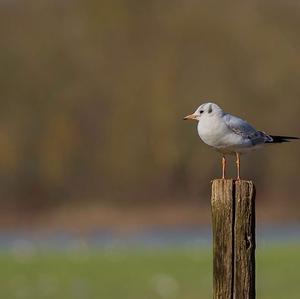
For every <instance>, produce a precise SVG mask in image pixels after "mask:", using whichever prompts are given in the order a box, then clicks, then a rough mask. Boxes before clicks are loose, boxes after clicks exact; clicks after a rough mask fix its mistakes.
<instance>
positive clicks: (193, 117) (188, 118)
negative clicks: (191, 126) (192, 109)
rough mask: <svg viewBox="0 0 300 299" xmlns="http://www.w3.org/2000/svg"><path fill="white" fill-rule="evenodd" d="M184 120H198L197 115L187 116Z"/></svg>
mask: <svg viewBox="0 0 300 299" xmlns="http://www.w3.org/2000/svg"><path fill="white" fill-rule="evenodd" d="M183 119H184V120H197V118H196V115H195V114H190V115H187V116H186V117H184V118H183Z"/></svg>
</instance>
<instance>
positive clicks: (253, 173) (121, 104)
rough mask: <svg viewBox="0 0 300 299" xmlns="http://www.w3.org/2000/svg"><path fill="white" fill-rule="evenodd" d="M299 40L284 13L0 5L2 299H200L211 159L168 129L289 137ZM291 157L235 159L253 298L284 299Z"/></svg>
mask: <svg viewBox="0 0 300 299" xmlns="http://www.w3.org/2000/svg"><path fill="white" fill-rule="evenodd" d="M299 28H300V4H299V3H298V2H297V1H293V0H292V1H283V0H274V1H271V0H265V1H230V2H226V3H225V2H224V3H221V2H220V1H193V0H188V1H183V0H173V1H158V0H153V1H136V0H126V1H121V0H114V1H108V0H101V1H93V0H89V1H83V0H73V1H71V0H42V1H34V0H28V1H21V0H0V34H1V48H0V63H1V68H0V78H1V80H0V95H1V97H0V208H1V209H0V231H1V233H0V264H1V265H2V267H0V268H1V269H3V270H1V271H0V277H1V276H2V277H1V279H0V280H1V281H2V282H1V284H3V285H2V286H1V288H0V296H1V298H2V297H3V298H7V299H10V298H32V299H34V298H39V299H40V298H64V299H66V298H87V299H90V298H103V299H113V298H130V299H134V298H139V299H140V298H145V299H146V298H151V299H153V298H183V299H194V298H201V299H206V298H210V297H211V285H212V275H211V271H212V269H211V268H212V265H211V246H210V244H211V242H210V240H211V235H210V217H211V215H210V181H211V180H212V179H213V178H216V177H220V173H221V164H220V159H221V157H220V155H219V154H218V153H216V152H215V151H213V150H211V149H210V148H209V147H207V146H206V145H204V144H203V143H201V142H200V140H199V138H198V136H197V132H196V124H194V123H188V122H183V121H182V118H183V116H185V115H187V114H190V113H192V112H194V110H195V109H196V108H197V107H198V106H199V105H200V104H201V103H203V102H207V101H213V102H216V103H217V104H219V105H220V106H221V107H223V108H224V110H225V111H228V112H231V113H233V114H237V115H239V116H241V117H242V118H244V119H246V120H248V121H249V122H251V123H252V124H253V125H254V126H255V127H257V128H258V129H260V130H263V131H266V132H268V133H271V134H274V135H292V136H293V135H294V136H300V126H299V113H300V101H299V99H300V84H299V82H300V72H299V69H300V60H299V51H300V39H299V34H300V29H299ZM299 146H300V144H298V143H297V142H295V143H288V144H282V145H277V146H269V147H268V148H267V149H264V150H261V151H257V152H254V153H252V154H251V155H249V156H243V157H242V175H243V177H244V178H246V179H252V180H254V182H255V184H256V187H257V231H258V250H257V259H258V265H257V268H258V273H257V280H258V283H257V284H258V286H257V293H258V295H259V297H260V298H273V299H274V298H298V297H299V293H300V289H299V286H298V285H297V283H295V282H296V281H297V280H298V278H297V277H299V271H297V267H296V265H298V266H300V259H299V257H298V256H297V252H299V249H300V246H299V244H300V242H299V241H300V230H299V229H300V203H299V200H298V199H299V195H300V191H299V188H297V185H298V184H299V183H300V172H299V165H300V155H299ZM230 164H231V165H230V167H229V168H230V171H229V174H230V175H231V176H234V175H235V164H234V161H233V159H232V161H231V163H230ZM279 260H280V261H279ZM298 269H299V267H298ZM283 273H287V274H289V275H286V277H284V278H283V275H282V274H283ZM287 289H288V295H287ZM1 292H2V293H1ZM276 296H277V297H276Z"/></svg>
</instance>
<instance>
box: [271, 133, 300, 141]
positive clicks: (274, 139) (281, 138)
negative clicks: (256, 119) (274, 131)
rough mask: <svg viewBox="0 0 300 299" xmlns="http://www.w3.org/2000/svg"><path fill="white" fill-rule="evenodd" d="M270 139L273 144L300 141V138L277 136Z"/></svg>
mask: <svg viewBox="0 0 300 299" xmlns="http://www.w3.org/2000/svg"><path fill="white" fill-rule="evenodd" d="M270 137H271V138H272V139H273V140H272V141H271V143H283V142H291V141H292V140H297V139H300V138H299V137H294V136H275V135H270Z"/></svg>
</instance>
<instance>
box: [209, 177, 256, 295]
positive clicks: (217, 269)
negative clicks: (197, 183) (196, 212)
mask: <svg viewBox="0 0 300 299" xmlns="http://www.w3.org/2000/svg"><path fill="white" fill-rule="evenodd" d="M211 206H212V225H213V298H214V299H254V298H255V187H254V185H253V183H252V182H251V181H244V180H227V179H226V180H223V179H216V180H214V181H213V183H212V196H211Z"/></svg>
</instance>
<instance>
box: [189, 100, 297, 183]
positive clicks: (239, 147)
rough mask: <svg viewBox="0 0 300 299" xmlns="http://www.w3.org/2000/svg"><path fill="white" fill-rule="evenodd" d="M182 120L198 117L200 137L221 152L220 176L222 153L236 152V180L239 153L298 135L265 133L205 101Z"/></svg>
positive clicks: (223, 173) (238, 168)
mask: <svg viewBox="0 0 300 299" xmlns="http://www.w3.org/2000/svg"><path fill="white" fill-rule="evenodd" d="M184 120H196V121H198V126H197V130H198V134H199V136H200V138H201V140H202V141H203V142H204V143H206V144H208V145H209V146H212V147H213V148H215V149H216V150H217V151H219V152H221V153H222V178H223V179H225V170H226V155H228V154H230V155H232V154H234V155H236V165H237V179H238V180H240V154H243V153H247V152H249V151H251V150H254V149H257V148H259V147H261V146H263V145H264V144H268V143H282V142H289V141H290V140H293V139H299V138H298V137H289V136H275V135H268V134H266V133H264V132H262V131H257V130H256V129H255V128H254V127H252V126H251V125H250V124H249V123H247V122H246V121H245V120H243V119H241V118H239V117H236V116H234V115H231V114H229V113H226V112H224V111H223V110H222V109H221V108H220V107H219V106H218V105H217V104H214V103H205V104H202V105H201V106H200V107H199V108H197V110H196V111H195V112H194V113H193V114H191V115H188V116H186V117H184Z"/></svg>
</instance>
